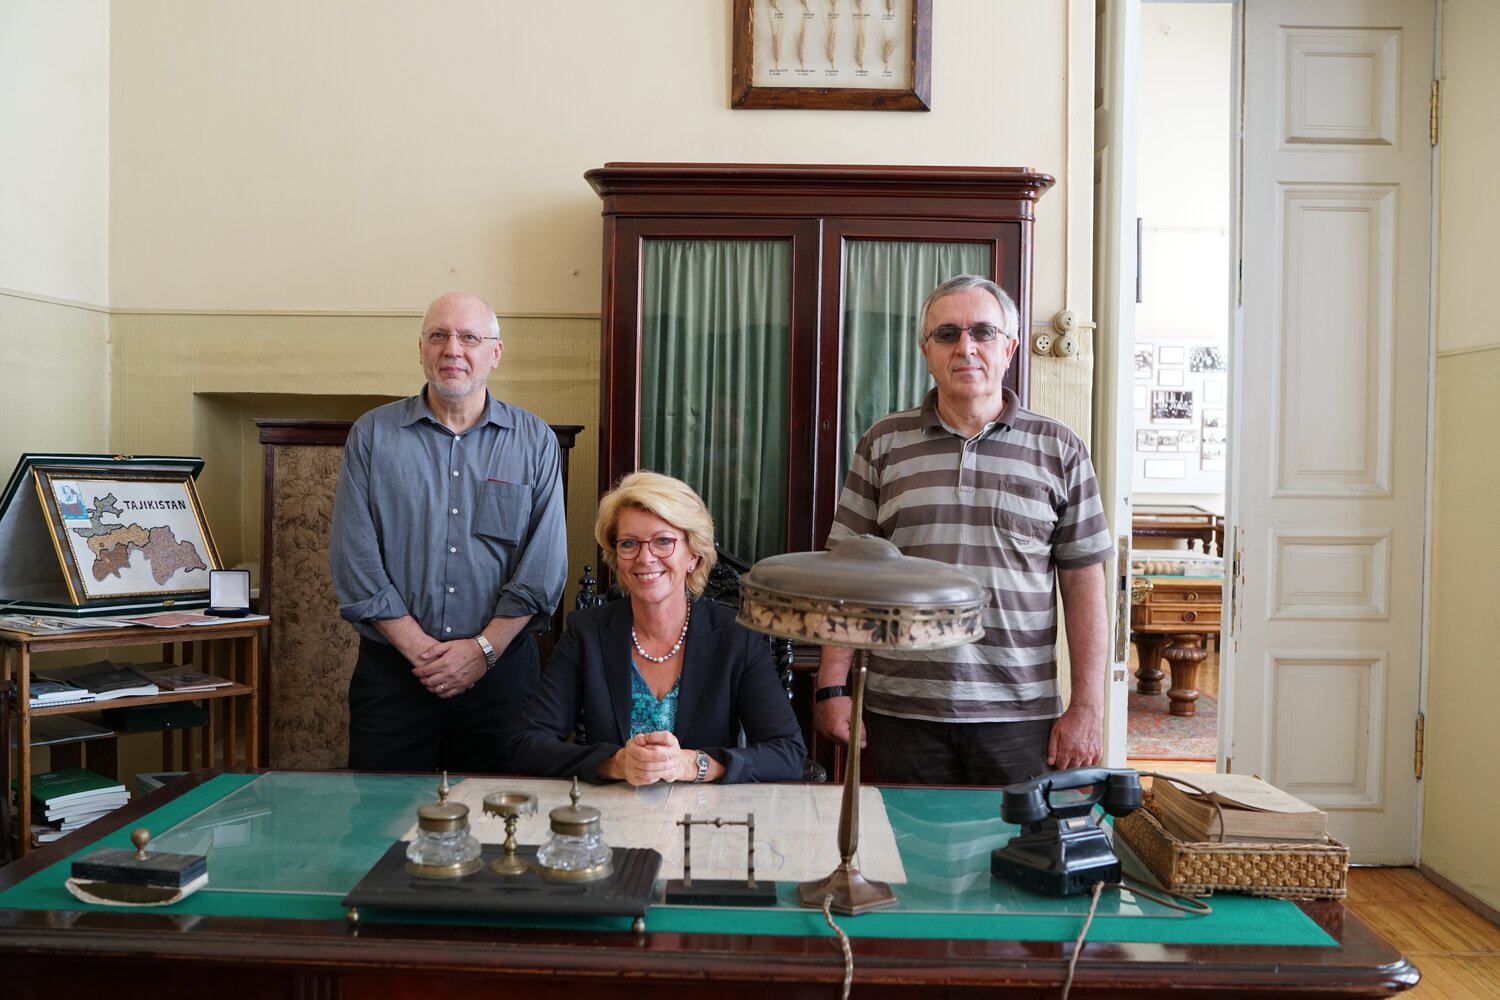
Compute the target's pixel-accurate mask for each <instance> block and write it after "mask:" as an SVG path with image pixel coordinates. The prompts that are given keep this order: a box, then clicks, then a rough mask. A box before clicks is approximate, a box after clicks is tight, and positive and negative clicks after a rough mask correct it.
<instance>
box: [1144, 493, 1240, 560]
mask: <svg viewBox="0 0 1500 1000" xmlns="http://www.w3.org/2000/svg"><path fill="white" fill-rule="evenodd" d="M1130 534H1131V536H1132V537H1135V538H1182V539H1186V540H1187V543H1188V548H1190V549H1191V548H1192V547H1193V543H1194V542H1197V543H1198V544H1199V545H1201V546H1202V547H1203V553H1204V555H1223V554H1224V519H1223V518H1222V517H1220V516H1219V515H1218V514H1215V513H1214V512H1213V511H1211V510H1205V509H1204V508H1202V507H1197V506H1194V505H1192V504H1172V503H1162V504H1141V505H1140V506H1138V507H1136V508H1134V510H1132V512H1131V515H1130ZM1210 546H1211V547H1210Z"/></svg>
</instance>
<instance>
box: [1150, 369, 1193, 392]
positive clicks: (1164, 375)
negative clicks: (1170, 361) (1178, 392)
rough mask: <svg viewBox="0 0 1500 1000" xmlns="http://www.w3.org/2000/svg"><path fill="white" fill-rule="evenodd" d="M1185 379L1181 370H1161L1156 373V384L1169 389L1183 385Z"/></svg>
mask: <svg viewBox="0 0 1500 1000" xmlns="http://www.w3.org/2000/svg"><path fill="white" fill-rule="evenodd" d="M1185 378H1186V376H1185V375H1184V374H1183V371H1182V369H1181V368H1163V369H1162V370H1161V371H1159V372H1157V373H1156V384H1157V385H1160V386H1165V387H1168V388H1171V387H1175V386H1179V385H1182V384H1184V379H1185Z"/></svg>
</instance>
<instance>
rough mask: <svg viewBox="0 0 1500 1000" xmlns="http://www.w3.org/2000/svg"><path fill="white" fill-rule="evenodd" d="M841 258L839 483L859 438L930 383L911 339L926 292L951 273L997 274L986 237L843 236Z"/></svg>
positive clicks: (916, 398) (913, 400) (908, 403)
mask: <svg viewBox="0 0 1500 1000" xmlns="http://www.w3.org/2000/svg"><path fill="white" fill-rule="evenodd" d="M843 258H844V261H843V263H844V273H843V289H844V303H843V315H842V317H841V320H842V322H841V324H840V328H841V330H842V331H843V333H842V355H843V373H842V376H841V384H840V387H839V417H840V435H839V449H838V463H839V464H838V480H837V481H838V484H839V487H840V488H842V485H843V482H844V477H845V475H846V474H847V473H848V471H849V457H850V456H851V455H853V454H854V448H855V445H857V444H858V443H859V439H860V436H861V435H863V434H864V432H865V431H866V430H868V429H869V427H870V425H871V424H873V423H874V422H875V421H876V420H878V419H880V418H881V417H883V416H885V415H886V414H887V413H890V412H892V411H895V410H907V409H911V408H912V407H914V406H917V405H919V404H920V403H921V402H922V397H923V396H925V395H926V394H927V390H928V388H929V387H930V386H931V385H932V379H931V378H930V377H929V376H928V374H927V365H926V363H925V362H924V361H923V360H922V354H921V351H920V349H919V346H918V340H917V338H918V330H917V321H918V318H919V316H918V314H919V313H920V312H921V309H922V300H923V299H925V298H926V297H927V293H929V292H931V291H932V290H933V289H934V288H936V287H937V286H938V285H940V284H942V283H943V282H944V281H947V280H948V279H949V278H951V277H954V276H955V275H959V274H983V275H986V276H992V275H994V273H995V263H994V261H995V254H994V247H993V244H992V243H990V242H988V241H986V242H983V243H934V242H930V241H902V240H872V239H849V240H845V241H844V252H843Z"/></svg>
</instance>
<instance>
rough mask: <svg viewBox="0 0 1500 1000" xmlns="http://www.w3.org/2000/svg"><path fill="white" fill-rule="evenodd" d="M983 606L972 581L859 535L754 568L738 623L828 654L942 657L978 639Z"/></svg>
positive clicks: (745, 581) (743, 581)
mask: <svg viewBox="0 0 1500 1000" xmlns="http://www.w3.org/2000/svg"><path fill="white" fill-rule="evenodd" d="M984 603H985V595H984V591H983V589H981V588H980V586H979V584H978V583H976V582H974V578H973V577H971V576H969V575H968V574H967V573H964V572H962V571H960V570H956V569H954V568H953V567H952V566H949V565H947V564H946V563H940V562H937V561H935V560H932V559H918V558H916V557H914V556H904V555H902V554H901V551H900V550H899V549H897V548H896V546H894V545H892V544H891V543H890V542H888V541H886V540H885V539H883V538H875V537H872V536H870V535H858V536H856V537H853V538H845V539H843V540H841V541H838V542H835V543H834V544H833V546H832V547H831V548H830V549H829V550H828V551H826V552H793V553H790V554H788V555H781V556H770V557H768V558H766V559H762V560H760V561H759V562H757V563H756V564H755V565H754V566H752V567H750V571H749V572H748V573H746V574H745V575H744V576H742V577H741V578H740V613H739V622H740V624H741V625H744V626H746V627H748V628H752V629H755V630H756V631H757V632H766V633H769V634H771V635H775V636H781V637H782V638H785V639H800V640H803V641H805V642H813V643H819V644H822V645H829V646H845V647H849V648H853V649H943V648H945V647H948V646H962V645H963V644H965V643H969V642H973V641H974V640H975V639H978V638H979V636H980V635H981V633H982V632H983V629H982V628H981V626H980V623H979V612H980V609H981V608H983V607H984Z"/></svg>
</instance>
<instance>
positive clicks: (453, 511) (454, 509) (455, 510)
mask: <svg viewBox="0 0 1500 1000" xmlns="http://www.w3.org/2000/svg"><path fill="white" fill-rule="evenodd" d="M448 513H450V514H457V513H458V508H457V507H454V508H453V509H452V510H450V511H449V512H448Z"/></svg>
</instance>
